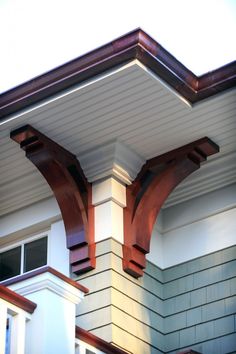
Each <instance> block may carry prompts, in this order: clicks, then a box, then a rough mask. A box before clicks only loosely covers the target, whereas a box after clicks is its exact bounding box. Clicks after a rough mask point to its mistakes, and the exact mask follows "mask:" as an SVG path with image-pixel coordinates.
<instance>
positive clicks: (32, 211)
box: [0, 198, 61, 245]
mask: <svg viewBox="0 0 236 354" xmlns="http://www.w3.org/2000/svg"><path fill="white" fill-rule="evenodd" d="M60 218H61V213H60V209H59V207H58V204H57V201H56V199H55V198H48V199H45V200H42V201H40V202H38V203H35V204H32V205H30V206H28V207H26V208H24V209H20V210H17V211H15V212H13V213H10V214H7V215H5V216H2V217H1V218H0V245H1V244H2V243H3V242H4V240H3V238H4V237H7V238H8V240H9V237H12V238H14V237H21V236H24V235H29V234H30V233H35V232H39V231H41V230H42V229H45V228H48V227H50V225H51V223H52V222H53V221H55V220H58V219H60ZM7 242H8V241H7Z"/></svg>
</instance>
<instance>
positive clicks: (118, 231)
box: [92, 178, 126, 243]
mask: <svg viewBox="0 0 236 354" xmlns="http://www.w3.org/2000/svg"><path fill="white" fill-rule="evenodd" d="M92 203H93V205H94V206H95V242H99V241H102V240H105V239H107V238H110V237H112V238H114V239H116V240H117V241H118V242H120V243H124V232H123V208H124V207H125V206H126V190H125V186H124V184H123V183H121V182H118V181H117V180H116V179H114V178H107V179H106V180H103V181H101V182H95V183H94V184H93V194H92Z"/></svg>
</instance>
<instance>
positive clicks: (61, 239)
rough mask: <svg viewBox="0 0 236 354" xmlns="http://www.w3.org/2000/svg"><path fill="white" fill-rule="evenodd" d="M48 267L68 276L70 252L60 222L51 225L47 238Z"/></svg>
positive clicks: (62, 225) (63, 228)
mask: <svg viewBox="0 0 236 354" xmlns="http://www.w3.org/2000/svg"><path fill="white" fill-rule="evenodd" d="M48 246H49V247H48V249H49V254H48V265H49V266H51V267H52V268H55V269H56V270H58V271H59V272H61V273H62V274H64V275H66V276H68V277H69V276H70V262H69V256H70V254H69V253H70V252H69V250H68V249H67V247H66V232H65V227H64V223H63V221H62V220H60V221H57V222H55V223H53V224H52V225H51V230H50V233H49V238H48Z"/></svg>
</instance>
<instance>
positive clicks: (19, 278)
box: [1, 266, 89, 294]
mask: <svg viewBox="0 0 236 354" xmlns="http://www.w3.org/2000/svg"><path fill="white" fill-rule="evenodd" d="M44 273H51V274H53V275H55V276H56V277H58V278H59V279H61V280H63V281H64V282H66V283H67V284H70V285H72V286H73V287H74V288H76V289H78V290H80V291H82V292H83V293H85V294H87V293H88V292H89V289H88V288H86V287H85V286H83V285H81V284H79V283H77V282H76V281H74V280H72V279H70V278H68V277H67V276H65V275H64V274H62V273H60V272H58V271H57V270H56V269H54V268H52V267H49V266H45V267H42V268H39V269H36V270H33V271H31V272H29V273H25V274H22V275H19V276H17V277H14V278H12V279H8V280H4V281H3V282H1V285H4V286H10V285H13V284H16V283H19V282H21V281H24V280H27V279H31V278H33V277H36V276H37V275H40V274H44Z"/></svg>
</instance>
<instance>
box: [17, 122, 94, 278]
mask: <svg viewBox="0 0 236 354" xmlns="http://www.w3.org/2000/svg"><path fill="white" fill-rule="evenodd" d="M11 139H13V140H14V141H16V142H17V143H19V144H20V147H21V148H22V149H23V150H24V151H25V154H26V157H27V158H28V159H29V160H30V161H31V162H32V163H33V164H34V165H35V166H36V167H37V169H38V170H39V171H40V172H41V174H42V175H43V177H44V178H45V179H46V181H47V183H48V184H49V186H50V187H51V189H52V191H53V193H54V196H55V198H56V200H57V202H58V205H59V207H60V210H61V214H62V218H63V221H64V225H65V230H66V238H67V248H68V249H69V250H70V264H71V266H72V272H74V273H76V274H80V273H83V272H85V271H88V270H91V269H94V268H95V244H94V208H93V206H92V188H91V185H90V184H89V183H88V182H87V179H86V177H85V176H84V173H83V170H82V168H81V166H80V164H79V162H78V160H77V158H76V156H75V155H73V154H71V153H70V152H69V151H67V150H66V149H64V148H63V147H61V146H60V145H58V144H57V143H55V142H54V141H52V140H51V139H49V138H48V137H46V136H45V135H43V134H42V133H40V132H39V131H37V130H36V129H34V128H33V127H31V126H30V125H26V126H23V127H21V128H19V129H16V130H14V131H12V132H11Z"/></svg>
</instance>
